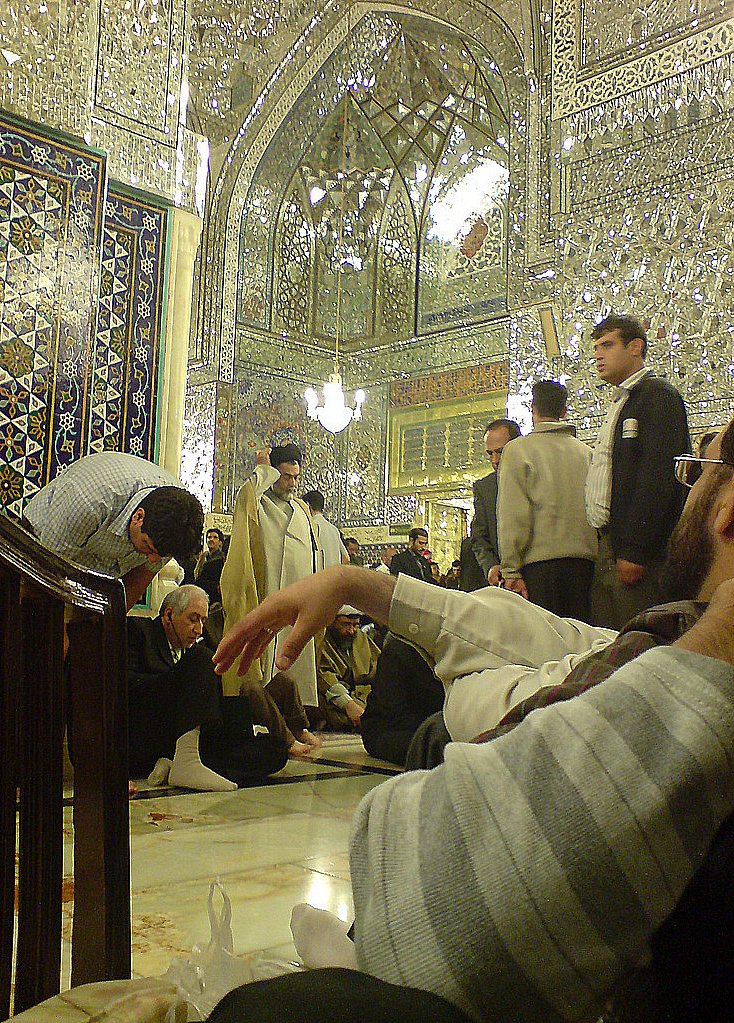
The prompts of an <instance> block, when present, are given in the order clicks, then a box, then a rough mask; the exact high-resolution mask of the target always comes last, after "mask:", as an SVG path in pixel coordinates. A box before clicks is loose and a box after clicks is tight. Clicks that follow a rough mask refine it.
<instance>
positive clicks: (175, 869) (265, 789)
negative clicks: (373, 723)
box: [62, 735, 397, 989]
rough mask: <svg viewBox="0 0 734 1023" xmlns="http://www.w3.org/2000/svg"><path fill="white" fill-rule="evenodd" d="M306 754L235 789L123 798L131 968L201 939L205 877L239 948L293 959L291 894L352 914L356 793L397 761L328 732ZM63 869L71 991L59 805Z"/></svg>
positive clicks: (69, 907) (150, 972)
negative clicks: (217, 885) (216, 882)
mask: <svg viewBox="0 0 734 1023" xmlns="http://www.w3.org/2000/svg"><path fill="white" fill-rule="evenodd" d="M323 738H324V745H323V747H322V748H321V749H320V750H318V751H315V753H314V754H312V755H311V756H310V757H308V758H304V759H300V760H289V762H288V764H287V765H286V767H285V768H284V769H283V771H281V772H280V773H279V774H278V775H275V776H274V777H273V778H272V779H269V781H268V783H267V784H263V785H259V786H255V787H251V788H246V789H239V790H237V791H236V792H231V793H230V792H226V793H204V792H188V791H184V790H181V789H174V788H164V789H150V788H149V787H148V786H147V785H146V783H145V782H143V783H141V784H140V793H139V795H138V796H137V797H136V798H134V799H132V800H131V802H130V843H131V881H132V969H133V976H134V977H152V976H158V975H160V974H163V973H165V971H166V970H167V968H168V966H169V964H170V962H171V959H172V958H173V957H174V956H178V957H182V958H184V959H186V958H187V957H188V955H189V953H190V952H191V949H192V946H194V945H199V946H206V945H207V944H208V942H209V937H210V927H209V919H208V911H207V899H208V894H209V885H210V882H211V881H212V880H213V879H215V878H219V879H220V880H221V882H222V884H223V885H224V888H225V890H226V891H227V893H228V895H229V897H230V900H231V902H232V933H233V938H234V952H235V954H237V955H242V954H245V953H248V954H251V955H253V954H254V955H255V956H256V957H258V958H260V957H262V958H265V959H273V958H275V959H279V960H292V959H295V956H296V953H295V949H294V946H293V942H292V939H291V934H290V928H289V922H290V911H291V908H292V906H293V905H294V904H295V903H297V902H309V903H310V904H311V905H314V906H317V907H319V908H322V909H328V910H330V911H331V912H333V913H336V914H337V915H338V916H339V917H340V918H341V919H343V920H350V919H351V917H352V911H353V906H352V896H351V887H350V883H349V864H348V857H347V845H348V839H349V828H350V822H351V818H352V814H353V812H354V810H355V808H356V806H357V804H358V803H359V801H360V799H361V798H362V796H364V795H365V793H367V792H369V791H370V789H372V788H373V787H374V786H375V785H379V784H380V783H381V782H382V781H384V780H385V778H386V777H389V776H391V775H393V774H395V773H397V769H396V768H395V767H393V766H392V765H389V764H385V763H382V762H381V761H378V760H374V759H372V758H371V757H369V756H368V755H367V754H366V753H365V751H364V747H363V746H362V742H361V740H360V738H359V737H358V736H346V735H330V736H329V735H326V736H323ZM65 812H66V814H67V818H66V820H65V841H66V850H65V854H66V856H67V862H68V877H67V885H65V890H67V889H68V900H67V902H66V903H65V906H64V934H65V946H66V947H65V950H64V952H65V954H64V956H63V959H64V977H63V978H62V989H63V988H64V987H68V983H69V979H68V971H69V959H70V956H69V947H68V937H69V936H70V934H71V916H72V911H73V881H72V874H71V855H72V830H71V807H68V808H67V810H66V811H65Z"/></svg>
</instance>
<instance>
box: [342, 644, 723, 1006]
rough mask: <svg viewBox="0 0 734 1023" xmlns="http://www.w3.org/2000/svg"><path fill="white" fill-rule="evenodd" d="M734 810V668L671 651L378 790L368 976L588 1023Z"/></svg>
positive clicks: (360, 863) (364, 828)
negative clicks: (486, 740)
mask: <svg viewBox="0 0 734 1023" xmlns="http://www.w3.org/2000/svg"><path fill="white" fill-rule="evenodd" d="M732 808H734V669H732V667H731V665H729V664H726V663H724V662H723V661H718V660H714V659H712V658H709V657H701V656H699V655H698V654H693V653H691V652H689V651H687V650H681V649H678V648H675V647H668V648H658V649H655V650H649V651H647V652H646V653H643V654H642V655H641V656H640V657H638V658H636V659H635V660H634V661H632V662H630V663H629V664H626V665H624V667H622V668H620V669H619V670H618V671H616V672H615V673H614V675H612V677H611V678H609V679H607V681H605V682H603V683H602V684H601V685H598V686H595V687H594V688H593V689H590V690H588V691H587V692H585V693H583V694H582V695H580V696H577V697H576V698H575V699H573V700H569V701H568V702H564V703H558V704H555V705H554V706H551V707H547V708H544V709H541V710H538V711H536V712H534V713H533V714H530V715H529V716H528V717H527V718H526V720H525V721H523V722H522V723H521V724H520V725H518V726H517V727H516V728H514V729H513V730H512V731H511V732H510V733H509V734H507V735H504V736H502V737H501V738H499V739H496V740H494V741H493V742H490V743H487V744H486V745H483V746H473V745H471V744H468V743H450V744H449V745H448V746H447V747H446V760H445V763H444V764H443V765H442V766H441V767H437V768H435V769H434V770H433V771H411V772H409V773H408V774H405V775H403V776H401V777H398V778H392V779H390V780H389V781H386V782H384V783H383V784H382V785H379V786H377V788H375V789H373V790H372V791H371V792H370V793H369V794H368V795H367V796H366V797H365V798H364V799H363V800H362V802H361V804H360V806H359V809H358V810H357V814H356V817H355V820H354V823H353V826H352V838H351V845H350V863H351V875H352V886H353V890H354V909H355V951H356V955H357V962H358V964H359V967H360V969H361V970H363V971H364V972H366V973H370V974H372V975H373V976H376V977H379V978H381V979H382V980H385V981H388V982H390V983H393V984H401V985H407V986H411V987H417V988H421V989H424V990H427V991H432V992H435V993H436V994H439V995H442V996H443V997H444V998H446V999H448V1000H449V1001H451V1002H453V1003H454V1004H456V1005H458V1006H460V1007H461V1008H462V1009H463V1010H464V1011H465V1012H467V1013H468V1014H469V1015H470V1016H471V1017H472V1019H475V1020H483V1021H488V1020H497V1021H499V1020H513V1021H515V1023H559V1021H569V1020H581V1019H584V1020H592V1019H596V1018H597V1016H598V1015H599V1012H600V1010H601V1007H602V1005H603V1003H604V1001H605V999H606V997H607V995H608V994H609V992H610V991H611V989H612V988H613V986H614V985H615V983H616V982H617V981H619V980H620V979H621V978H622V977H624V976H625V975H627V974H629V973H630V972H631V971H633V970H634V969H635V968H636V967H637V966H639V965H640V964H641V963H643V962H644V961H645V959H646V957H647V956H648V954H649V941H650V938H651V936H652V934H653V933H654V932H655V931H656V930H657V929H658V928H659V927H660V925H661V924H662V923H663V921H664V920H665V919H666V918H667V917H668V916H669V915H670V913H671V912H672V910H673V908H674V907H675V905H676V903H677V902H678V900H679V899H680V898H681V896H682V894H683V891H684V889H685V888H686V886H687V884H688V883H689V882H690V880H691V879H692V877H693V876H694V874H695V873H696V871H697V870H698V868H699V867H700V866H701V864H702V862H703V859H704V857H705V856H706V853H707V852H708V849H709V847H710V845H711V843H712V841H713V839H714V837H715V835H716V832H717V830H718V828H719V826H720V824H721V823H722V821H724V820H725V819H726V818H727V817H728V816H729V815H730V814H731V812H732Z"/></svg>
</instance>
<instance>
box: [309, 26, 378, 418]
mask: <svg viewBox="0 0 734 1023" xmlns="http://www.w3.org/2000/svg"><path fill="white" fill-rule="evenodd" d="M350 30H351V25H350ZM348 96H349V94H348V93H347V94H346V95H345V98H344V129H343V132H342V159H341V165H342V170H341V188H340V190H339V214H340V216H339V241H338V245H337V261H336V274H337V276H336V336H335V339H334V372H333V373H332V374H331V376H330V377H329V381H328V383H325V384H324V386H323V390H324V403H323V405H319V396H318V394H317V393H316V391H315V390H314V388H313V387H309V388H308V389H307V390H306V392H305V393H304V398H305V399H306V411H307V412H308V415H309V418H310V419H317V420H318V421H319V422H320V423H321V425H322V426H323V428H324V429H325V430H328V431H329V433H341V432H342V430H345V429H346V428H347V427H348V426H349V424H350V423H351V422H352V420H353V419H361V418H362V406H363V405H364V402H365V398H366V395H365V393H364V391H362V390H359V391H355V392H354V407H351V406H349V405H347V403H346V400H345V398H344V390H343V388H342V378H341V374H340V372H339V335H340V332H341V305H342V274H343V273H344V268H345V266H346V260H345V259H344V184H345V181H346V177H347V106H348V103H349V98H348Z"/></svg>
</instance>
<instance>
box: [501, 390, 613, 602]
mask: <svg viewBox="0 0 734 1023" xmlns="http://www.w3.org/2000/svg"><path fill="white" fill-rule="evenodd" d="M566 398H567V392H566V388H565V387H564V386H563V384H560V383H558V382H557V381H555V380H539V381H537V382H536V383H535V384H534V385H533V404H532V413H533V432H532V433H530V434H528V436H527V437H518V438H517V439H516V440H514V441H513V442H512V444H508V445H507V447H506V448H505V451H504V454H503V456H502V474H501V476H500V480H499V498H498V502H497V520H498V524H499V527H498V534H499V544H500V551H501V554H502V576H503V578H504V580H505V587H506V588H507V589H509V590H514V591H515V592H516V593H520V594H521V595H522V596H523V597H526V598H528V599H529V600H532V601H533V603H534V604H540V606H541V607H545V608H547V609H548V611H553V612H554V613H555V614H557V615H561V617H565V618H580V619H581V621H584V622H589V621H590V620H591V617H590V612H591V607H590V602H589V598H590V593H591V582H592V579H593V577H594V561H595V559H596V552H597V546H598V544H597V538H596V530H595V529H592V527H591V526H590V525H589V524H588V522H587V521H586V516H585V513H584V486H585V484H586V473H587V471H588V468H589V462H590V461H591V449H590V448H588V447H587V446H586V444H582V443H581V441H580V440H577V439H576V430H575V429H574V427H573V426H571V425H570V424H568V423H565V422H563V420H564V419H565V418H566Z"/></svg>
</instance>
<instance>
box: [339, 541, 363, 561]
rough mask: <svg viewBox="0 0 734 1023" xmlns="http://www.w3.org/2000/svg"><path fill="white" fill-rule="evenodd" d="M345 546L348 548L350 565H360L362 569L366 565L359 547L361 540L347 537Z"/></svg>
mask: <svg viewBox="0 0 734 1023" xmlns="http://www.w3.org/2000/svg"><path fill="white" fill-rule="evenodd" d="M344 546H345V547H346V550H347V554H348V555H349V563H350V565H359V566H360V568H361V567H362V566H363V565H364V558H363V557H362V554H361V548H360V546H359V540H358V539H357V537H356V536H345V537H344Z"/></svg>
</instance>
